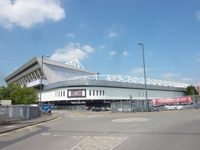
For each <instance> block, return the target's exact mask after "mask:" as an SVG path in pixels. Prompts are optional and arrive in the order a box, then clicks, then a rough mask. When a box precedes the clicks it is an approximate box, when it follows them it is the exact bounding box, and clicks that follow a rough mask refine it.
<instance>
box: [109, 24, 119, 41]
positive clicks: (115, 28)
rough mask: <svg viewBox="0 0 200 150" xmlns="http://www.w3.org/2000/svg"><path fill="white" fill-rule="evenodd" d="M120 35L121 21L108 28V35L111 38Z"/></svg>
mask: <svg viewBox="0 0 200 150" xmlns="http://www.w3.org/2000/svg"><path fill="white" fill-rule="evenodd" d="M117 36H119V22H118V21H117V22H115V23H114V24H113V25H112V26H111V27H110V28H109V29H108V30H107V37H108V38H109V39H111V38H115V37H117Z"/></svg>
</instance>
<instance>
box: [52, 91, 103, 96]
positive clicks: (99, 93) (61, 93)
mask: <svg viewBox="0 0 200 150" xmlns="http://www.w3.org/2000/svg"><path fill="white" fill-rule="evenodd" d="M104 95H105V92H104V90H89V96H104ZM65 96H67V93H66V91H64V90H62V91H56V92H55V97H65Z"/></svg>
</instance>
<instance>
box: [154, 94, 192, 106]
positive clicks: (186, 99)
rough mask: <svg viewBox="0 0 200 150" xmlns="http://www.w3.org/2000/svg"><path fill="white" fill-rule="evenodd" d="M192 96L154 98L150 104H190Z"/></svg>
mask: <svg viewBox="0 0 200 150" xmlns="http://www.w3.org/2000/svg"><path fill="white" fill-rule="evenodd" d="M191 103H192V98H191V97H190V96H187V97H178V98H168V99H154V100H152V104H153V105H155V106H159V105H173V104H191Z"/></svg>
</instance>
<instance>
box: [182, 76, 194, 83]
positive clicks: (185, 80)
mask: <svg viewBox="0 0 200 150" xmlns="http://www.w3.org/2000/svg"><path fill="white" fill-rule="evenodd" d="M182 81H184V82H191V81H192V78H189V77H187V78H182Z"/></svg>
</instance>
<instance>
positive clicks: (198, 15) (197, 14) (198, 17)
mask: <svg viewBox="0 0 200 150" xmlns="http://www.w3.org/2000/svg"><path fill="white" fill-rule="evenodd" d="M196 16H197V19H199V20H200V10H197V11H196Z"/></svg>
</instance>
